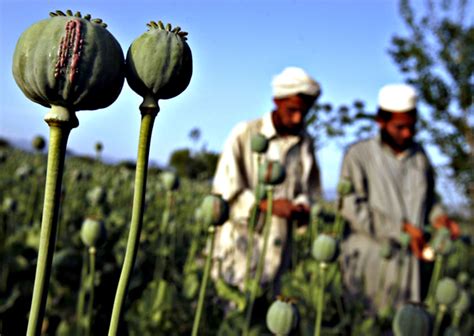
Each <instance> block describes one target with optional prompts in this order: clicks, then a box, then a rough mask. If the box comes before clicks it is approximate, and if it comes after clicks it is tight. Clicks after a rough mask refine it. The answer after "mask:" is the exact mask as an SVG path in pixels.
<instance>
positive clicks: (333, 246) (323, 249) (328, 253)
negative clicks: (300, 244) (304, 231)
mask: <svg viewBox="0 0 474 336" xmlns="http://www.w3.org/2000/svg"><path fill="white" fill-rule="evenodd" d="M337 245H338V244H337V241H336V239H334V238H333V237H331V236H328V235H326V234H320V235H319V236H318V237H317V238H316V239H315V240H314V242H313V249H312V254H313V257H314V259H316V260H317V261H318V262H324V263H330V262H333V261H334V260H336V258H337V256H338V253H339V251H338V246H337Z"/></svg>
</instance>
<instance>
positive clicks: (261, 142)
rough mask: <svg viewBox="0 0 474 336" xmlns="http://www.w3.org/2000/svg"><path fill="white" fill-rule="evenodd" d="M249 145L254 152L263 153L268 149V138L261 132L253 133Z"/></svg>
mask: <svg viewBox="0 0 474 336" xmlns="http://www.w3.org/2000/svg"><path fill="white" fill-rule="evenodd" d="M250 147H251V148H252V152H254V153H259V154H261V153H265V152H266V151H267V149H268V139H267V138H266V137H265V135H263V134H261V133H257V134H254V135H253V136H252V138H251V139H250Z"/></svg>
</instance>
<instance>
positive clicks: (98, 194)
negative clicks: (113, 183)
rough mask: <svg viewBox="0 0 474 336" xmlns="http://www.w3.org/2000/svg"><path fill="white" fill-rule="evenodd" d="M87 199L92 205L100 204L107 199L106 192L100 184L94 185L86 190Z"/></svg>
mask: <svg viewBox="0 0 474 336" xmlns="http://www.w3.org/2000/svg"><path fill="white" fill-rule="evenodd" d="M87 199H88V201H89V203H90V204H92V205H101V204H103V203H104V202H105V201H106V200H107V192H106V191H105V189H104V188H102V187H100V186H97V187H94V188H92V189H91V190H89V191H88V192H87Z"/></svg>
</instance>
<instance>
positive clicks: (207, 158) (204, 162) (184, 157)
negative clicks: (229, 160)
mask: <svg viewBox="0 0 474 336" xmlns="http://www.w3.org/2000/svg"><path fill="white" fill-rule="evenodd" d="M218 158H219V154H217V153H213V152H207V151H206V152H205V151H202V152H198V153H195V154H193V153H191V151H190V150H189V148H184V149H177V150H175V151H174V152H173V153H171V155H170V159H169V163H168V164H169V166H170V167H173V168H174V169H175V170H176V173H177V174H178V175H179V176H182V177H188V178H191V179H209V178H212V176H214V172H215V170H216V166H217V160H218Z"/></svg>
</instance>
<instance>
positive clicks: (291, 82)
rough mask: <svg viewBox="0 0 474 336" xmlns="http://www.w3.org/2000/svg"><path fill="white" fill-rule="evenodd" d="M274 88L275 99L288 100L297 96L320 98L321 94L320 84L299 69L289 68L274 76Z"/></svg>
mask: <svg viewBox="0 0 474 336" xmlns="http://www.w3.org/2000/svg"><path fill="white" fill-rule="evenodd" d="M272 88H273V97H274V98H286V97H290V96H294V95H297V94H305V95H308V96H312V97H318V96H319V94H320V93H321V87H320V86H319V83H318V82H316V81H315V80H314V79H313V78H311V77H310V76H309V75H308V74H307V73H306V72H305V71H304V70H303V69H301V68H297V67H287V68H285V69H284V70H283V71H282V72H281V73H280V74H278V75H276V76H274V77H273V81H272Z"/></svg>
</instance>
